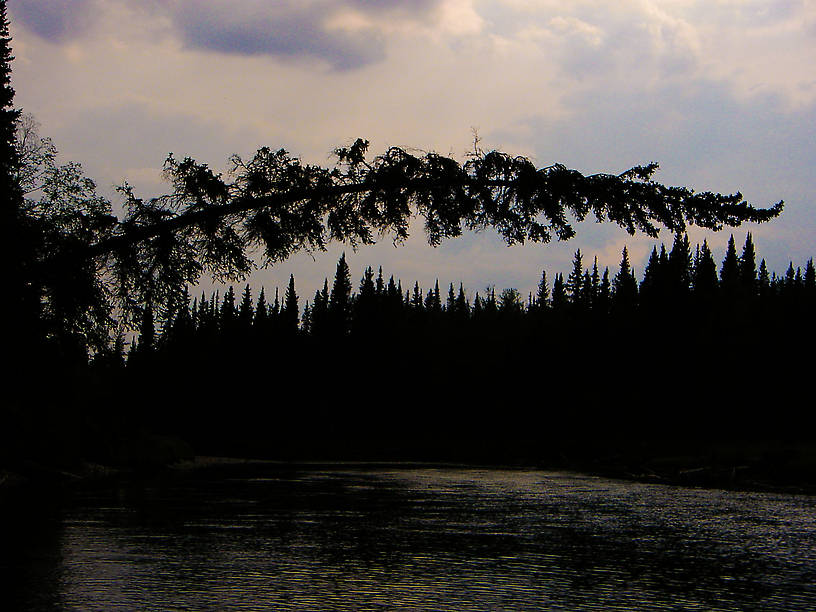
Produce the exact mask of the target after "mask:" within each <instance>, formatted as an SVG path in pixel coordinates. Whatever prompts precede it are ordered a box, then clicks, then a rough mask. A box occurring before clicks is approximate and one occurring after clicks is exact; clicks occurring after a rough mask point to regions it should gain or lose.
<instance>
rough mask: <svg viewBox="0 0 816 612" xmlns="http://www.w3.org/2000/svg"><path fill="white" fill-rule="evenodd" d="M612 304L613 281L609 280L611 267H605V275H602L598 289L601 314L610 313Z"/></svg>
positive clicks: (598, 309)
mask: <svg viewBox="0 0 816 612" xmlns="http://www.w3.org/2000/svg"><path fill="white" fill-rule="evenodd" d="M611 305H612V283H611V282H610V280H609V268H604V273H603V277H601V285H600V289H599V291H598V304H597V307H596V310H597V312H598V313H599V314H600V315H601V316H606V315H608V314H609V309H610V307H611Z"/></svg>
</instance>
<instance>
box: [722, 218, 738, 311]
mask: <svg viewBox="0 0 816 612" xmlns="http://www.w3.org/2000/svg"><path fill="white" fill-rule="evenodd" d="M739 286H740V265H739V258H738V257H737V247H736V246H735V245H734V234H731V237H730V238H729V239H728V247H727V249H726V251H725V259H723V262H722V267H721V268H720V287H721V288H722V290H723V292H724V293H725V294H726V295H727V296H730V297H732V298H733V297H734V296H735V295H736V294H737V291H738V288H739Z"/></svg>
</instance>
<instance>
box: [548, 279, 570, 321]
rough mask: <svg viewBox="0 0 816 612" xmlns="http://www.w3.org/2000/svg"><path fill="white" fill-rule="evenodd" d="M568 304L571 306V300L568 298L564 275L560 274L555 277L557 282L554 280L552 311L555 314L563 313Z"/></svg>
mask: <svg viewBox="0 0 816 612" xmlns="http://www.w3.org/2000/svg"><path fill="white" fill-rule="evenodd" d="M567 304H569V298H568V297H567V289H566V287H565V286H564V275H563V274H561V273H558V274H556V275H555V280H553V290H552V309H553V311H555V312H563V311H564V309H565V308H566V306H567Z"/></svg>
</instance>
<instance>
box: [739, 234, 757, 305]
mask: <svg viewBox="0 0 816 612" xmlns="http://www.w3.org/2000/svg"><path fill="white" fill-rule="evenodd" d="M739 282H740V285H741V286H742V291H743V294H744V295H745V296H746V297H748V298H753V297H754V296H755V295H756V290H757V267H756V252H755V250H754V241H753V239H752V238H751V233H750V232H749V233H748V235H747V236H746V237H745V245H744V246H743V247H742V257H740V260H739Z"/></svg>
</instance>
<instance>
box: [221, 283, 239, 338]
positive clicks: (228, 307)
mask: <svg viewBox="0 0 816 612" xmlns="http://www.w3.org/2000/svg"><path fill="white" fill-rule="evenodd" d="M235 320H236V316H235V291H234V290H233V288H232V285H230V286H229V287H228V288H227V292H226V293H225V294H224V301H223V302H222V303H221V317H220V324H221V332H222V333H224V334H226V335H230V334H232V333H233V332H234V331H235Z"/></svg>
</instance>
